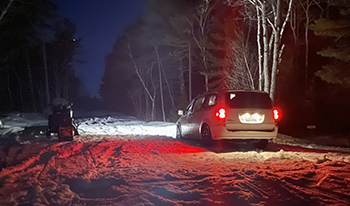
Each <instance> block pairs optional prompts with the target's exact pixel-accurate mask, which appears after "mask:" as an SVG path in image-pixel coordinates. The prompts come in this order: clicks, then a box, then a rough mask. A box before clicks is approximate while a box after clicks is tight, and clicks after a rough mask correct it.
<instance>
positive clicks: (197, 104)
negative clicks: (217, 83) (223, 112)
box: [193, 97, 205, 111]
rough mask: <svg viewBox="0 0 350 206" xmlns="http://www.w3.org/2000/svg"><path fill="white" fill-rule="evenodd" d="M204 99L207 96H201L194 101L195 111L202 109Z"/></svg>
mask: <svg viewBox="0 0 350 206" xmlns="http://www.w3.org/2000/svg"><path fill="white" fill-rule="evenodd" d="M204 99H205V97H199V98H198V99H197V100H196V101H195V102H194V106H193V109H194V111H199V110H201V109H202V106H203V102H204Z"/></svg>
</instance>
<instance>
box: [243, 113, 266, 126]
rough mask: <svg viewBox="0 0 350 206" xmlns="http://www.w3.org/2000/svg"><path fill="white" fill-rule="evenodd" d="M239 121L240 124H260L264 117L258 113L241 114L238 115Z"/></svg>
mask: <svg viewBox="0 0 350 206" xmlns="http://www.w3.org/2000/svg"><path fill="white" fill-rule="evenodd" d="M238 117H239V121H241V123H247V124H260V123H263V122H264V119H265V115H264V114H259V113H248V112H247V113H242V114H239V116H238Z"/></svg>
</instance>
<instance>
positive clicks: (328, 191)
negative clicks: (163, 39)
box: [0, 112, 350, 205]
mask: <svg viewBox="0 0 350 206" xmlns="http://www.w3.org/2000/svg"><path fill="white" fill-rule="evenodd" d="M9 116H10V117H9ZM9 116H8V117H3V118H0V120H1V122H2V124H3V126H2V129H0V132H2V136H1V137H0V140H1V144H0V157H1V159H0V165H1V170H0V205H298V204H299V205H349V204H350V149H349V148H348V145H347V143H348V142H347V141H346V139H340V138H339V139H338V140H337V141H338V143H336V144H335V143H334V142H335V141H334V140H333V141H332V144H331V146H330V144H328V145H325V144H324V142H327V141H330V140H331V139H329V138H326V137H321V138H322V139H323V141H322V142H323V145H320V142H318V141H320V139H321V138H314V139H312V140H310V139H309V140H300V139H295V138H292V137H289V136H286V135H279V138H278V139H277V140H276V141H275V142H270V143H269V145H268V147H267V148H266V150H265V151H256V150H255V149H254V148H253V147H251V145H250V144H248V143H246V142H240V143H232V142H223V143H222V144H217V145H216V146H213V147H202V146H201V145H200V144H199V142H196V141H192V140H186V141H176V140H175V139H174V138H173V137H174V136H175V125H174V124H173V123H161V122H151V123H146V122H142V121H138V120H136V119H135V118H133V117H126V116H122V115H120V114H114V115H107V114H102V113H101V112H99V113H98V114H85V115H81V116H78V117H79V118H78V119H77V120H78V122H79V131H80V133H81V134H82V135H80V136H78V137H75V141H74V142H58V141H57V139H56V138H55V137H53V138H51V139H47V138H46V137H45V136H44V130H45V126H46V125H47V122H45V119H44V118H42V117H40V116H38V115H36V114H21V115H18V114H17V115H9ZM89 116H90V117H89ZM15 126H16V128H15ZM24 127H29V128H27V129H25V130H23V128H24ZM5 131H7V132H5ZM14 131H17V132H18V131H21V132H19V133H18V134H16V135H15V134H13V133H14ZM324 139H326V140H324Z"/></svg>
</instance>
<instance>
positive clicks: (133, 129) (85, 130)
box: [78, 117, 176, 138]
mask: <svg viewBox="0 0 350 206" xmlns="http://www.w3.org/2000/svg"><path fill="white" fill-rule="evenodd" d="M78 123H79V126H78V131H79V133H80V134H89V135H148V136H167V137H173V138H175V136H176V126H175V123H170V122H144V121H140V120H132V119H128V120H126V119H124V118H123V119H119V118H117V117H106V118H98V117H95V118H90V119H79V120H78Z"/></svg>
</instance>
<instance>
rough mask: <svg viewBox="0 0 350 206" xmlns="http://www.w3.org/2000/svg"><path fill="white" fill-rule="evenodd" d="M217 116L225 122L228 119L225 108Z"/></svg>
mask: <svg viewBox="0 0 350 206" xmlns="http://www.w3.org/2000/svg"><path fill="white" fill-rule="evenodd" d="M215 116H216V117H217V118H218V119H219V120H224V119H225V118H226V110H225V109H224V108H221V109H219V111H217V112H216V113H215Z"/></svg>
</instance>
